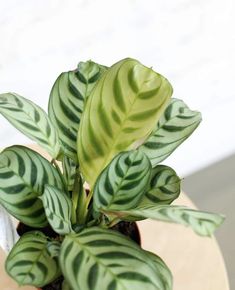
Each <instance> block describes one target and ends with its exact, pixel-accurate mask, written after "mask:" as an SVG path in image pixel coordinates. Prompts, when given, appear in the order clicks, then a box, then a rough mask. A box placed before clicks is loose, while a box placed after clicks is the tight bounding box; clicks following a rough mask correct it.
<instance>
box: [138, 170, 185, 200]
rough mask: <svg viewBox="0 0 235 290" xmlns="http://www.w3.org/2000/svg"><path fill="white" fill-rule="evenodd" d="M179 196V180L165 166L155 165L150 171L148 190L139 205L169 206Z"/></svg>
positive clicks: (172, 171)
mask: <svg viewBox="0 0 235 290" xmlns="http://www.w3.org/2000/svg"><path fill="white" fill-rule="evenodd" d="M179 194H180V178H179V177H178V176H177V175H176V172H175V171H174V170H173V169H172V168H170V167H168V166H165V165H157V166H156V167H155V168H153V170H152V176H151V181H150V187H149V190H148V191H147V192H146V193H145V195H144V198H143V199H142V201H141V204H155V205H157V204H158V205H159V204H170V203H172V202H173V201H174V200H175V199H176V198H177V197H178V196H179Z"/></svg>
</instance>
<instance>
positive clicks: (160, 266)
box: [145, 251, 173, 290]
mask: <svg viewBox="0 0 235 290" xmlns="http://www.w3.org/2000/svg"><path fill="white" fill-rule="evenodd" d="M145 253H146V254H147V255H148V256H149V258H150V259H151V260H152V261H153V262H154V264H155V269H156V272H157V273H158V275H159V277H161V279H162V282H163V285H164V287H165V288H164V289H165V290H172V289H173V277H172V274H171V271H170V269H169V268H168V267H167V265H166V263H165V262H164V261H163V260H162V259H161V258H160V257H159V256H157V255H155V254H154V253H152V252H148V251H145Z"/></svg>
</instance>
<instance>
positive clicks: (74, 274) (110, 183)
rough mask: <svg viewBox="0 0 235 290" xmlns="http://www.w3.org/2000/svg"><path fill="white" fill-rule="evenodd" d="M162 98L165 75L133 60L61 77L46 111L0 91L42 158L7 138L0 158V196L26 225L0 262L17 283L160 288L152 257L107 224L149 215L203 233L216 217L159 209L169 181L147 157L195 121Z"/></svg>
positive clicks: (174, 192) (167, 199) (169, 148)
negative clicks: (10, 143) (8, 142)
mask: <svg viewBox="0 0 235 290" xmlns="http://www.w3.org/2000/svg"><path fill="white" fill-rule="evenodd" d="M171 95H172V87H171V85H170V83H169V82H168V80H167V79H166V78H164V77H163V76H162V75H160V74H158V73H156V72H154V71H153V70H152V69H151V68H148V67H145V66H143V65H142V64H141V63H139V62H138V61H137V60H134V59H124V60H121V61H119V62H118V63H116V64H114V65H113V66H111V67H110V68H107V67H105V66H101V65H99V64H96V63H94V62H92V61H88V62H85V63H84V62H81V63H79V65H78V68H77V69H75V70H74V71H69V72H65V73H62V74H61V75H60V76H59V77H58V78H57V80H56V82H55V84H54V86H53V88H52V91H51V94H50V99H49V108H48V115H47V114H46V113H45V112H44V111H43V110H42V109H41V108H40V107H38V106H37V105H36V104H34V103H32V102H31V101H29V100H27V99H25V98H23V97H21V96H19V95H17V94H15V93H6V94H2V95H0V112H1V114H2V115H3V116H4V117H5V118H7V119H8V120H9V121H10V122H11V123H12V124H13V125H14V126H15V127H16V128H17V129H18V130H20V131H21V132H23V133H24V134H25V135H26V136H28V137H29V138H31V139H32V140H34V141H36V142H37V143H38V144H39V145H40V146H41V147H42V148H44V149H45V150H46V151H47V152H48V153H49V154H50V156H51V160H49V161H48V160H46V159H45V158H44V157H42V156H41V155H40V154H39V153H37V152H35V151H33V150H31V149H29V148H27V147H24V146H19V145H14V146H11V147H8V148H6V149H4V150H3V151H2V152H1V154H0V203H1V205H2V206H3V207H4V208H5V209H6V210H7V211H8V212H9V213H10V214H11V215H13V216H14V217H15V218H16V219H18V220H19V221H20V222H21V223H23V224H25V225H27V226H29V227H30V229H31V230H30V231H27V232H25V233H24V234H23V235H22V236H21V237H20V239H19V240H18V241H17V243H16V244H15V245H14V246H13V248H12V249H11V251H10V253H9V255H8V257H7V260H6V264H5V267H6V271H7V273H8V274H9V275H10V276H11V277H12V278H13V279H15V280H16V281H17V282H18V283H19V284H20V285H25V284H27V285H34V286H35V287H41V288H44V289H53V288H46V287H48V286H46V285H48V284H51V285H53V283H55V282H54V281H58V278H59V277H60V278H59V281H62V282H61V283H62V284H61V286H60V287H61V288H62V289H64V290H65V289H73V290H100V289H102V290H127V289H136V290H143V289H148V290H163V289H164V290H170V289H172V276H171V273H170V270H169V269H168V267H167V266H166V264H165V263H164V262H163V261H162V260H161V258H160V257H158V256H157V255H156V254H154V253H150V252H147V251H145V250H143V249H142V248H141V247H140V246H139V245H138V244H137V243H136V242H135V241H132V240H131V239H130V238H129V237H127V236H125V235H124V234H122V233H120V232H118V231H117V229H118V225H119V224H120V222H123V221H131V223H132V222H133V221H137V220H143V219H146V218H150V219H154V220H160V221H166V222H173V223H180V224H183V225H186V226H191V227H192V229H193V230H194V231H195V232H196V233H197V234H199V235H203V236H210V235H212V233H213V232H214V230H215V229H216V228H217V227H218V226H219V225H220V224H221V223H222V221H223V217H222V216H221V215H218V214H213V213H207V212H201V211H196V210H192V209H189V208H186V207H184V206H176V205H171V203H172V202H173V201H174V200H175V199H176V198H177V197H178V196H179V194H180V178H179V177H178V176H177V174H176V173H175V171H174V170H173V169H172V168H170V167H168V166H166V165H162V164H161V165H159V163H161V162H162V161H163V160H164V159H165V158H166V157H167V156H169V155H170V154H171V153H172V152H173V151H174V150H175V149H176V147H177V146H179V145H180V144H181V143H182V142H183V141H184V140H185V139H186V138H187V137H189V135H190V134H191V133H192V132H193V131H194V130H195V129H196V127H197V126H198V124H199V123H200V121H201V115H200V113H199V112H196V111H192V110H190V109H189V108H188V107H187V105H186V104H185V103H184V102H183V101H181V100H178V99H171ZM125 224H128V223H125ZM48 225H49V226H48ZM48 228H50V233H52V234H48V231H46V230H45V229H48ZM156 239H157V237H156ZM51 287H52V286H51ZM61 288H60V289H61Z"/></svg>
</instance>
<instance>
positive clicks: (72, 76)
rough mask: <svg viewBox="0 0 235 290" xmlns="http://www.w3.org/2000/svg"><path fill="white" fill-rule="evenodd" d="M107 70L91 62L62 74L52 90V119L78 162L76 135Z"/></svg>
mask: <svg viewBox="0 0 235 290" xmlns="http://www.w3.org/2000/svg"><path fill="white" fill-rule="evenodd" d="M104 70H105V67H104V66H101V65H99V64H97V63H94V62H92V61H87V62H80V63H79V64H78V68H77V69H76V70H74V71H69V72H64V73H62V74H61V75H60V76H59V77H58V78H57V80H56V81H55V84H54V85H53V88H52V90H51V94H50V100H49V107H48V110H49V117H50V119H51V121H52V122H53V124H54V126H55V127H56V128H57V130H58V133H59V137H60V140H61V143H62V145H63V149H64V152H65V154H66V155H68V156H69V157H70V158H72V159H73V160H74V161H76V162H77V132H78V128H79V124H80V119H81V114H82V112H83V109H84V105H85V102H86V100H87V98H88V97H89V95H90V93H91V91H92V89H93V87H94V86H95V84H96V83H97V80H98V79H99V78H100V76H101V75H102V73H103V71H104Z"/></svg>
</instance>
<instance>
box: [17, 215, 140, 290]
mask: <svg viewBox="0 0 235 290" xmlns="http://www.w3.org/2000/svg"><path fill="white" fill-rule="evenodd" d="M112 229H113V230H115V231H118V232H120V233H121V234H123V235H125V236H127V237H129V238H130V239H131V240H133V241H134V242H136V243H137V244H138V245H140V244H141V240H140V233H139V229H138V227H137V224H136V223H135V222H125V221H122V222H120V223H118V224H116V225H115V226H114V227H112ZM34 230H38V229H35V228H32V227H30V226H27V225H25V224H23V223H19V225H18V227H17V232H18V234H19V236H22V235H23V234H24V233H26V232H29V231H34ZM39 230H40V231H41V232H43V233H44V234H45V235H46V236H49V237H51V238H56V237H58V234H57V233H55V232H54V231H53V229H52V228H51V227H50V226H47V227H45V228H43V229H39ZM62 282H63V277H62V276H60V277H59V278H58V279H56V280H55V281H53V282H52V283H50V284H48V285H46V286H44V287H43V288H42V290H61V289H62Z"/></svg>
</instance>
